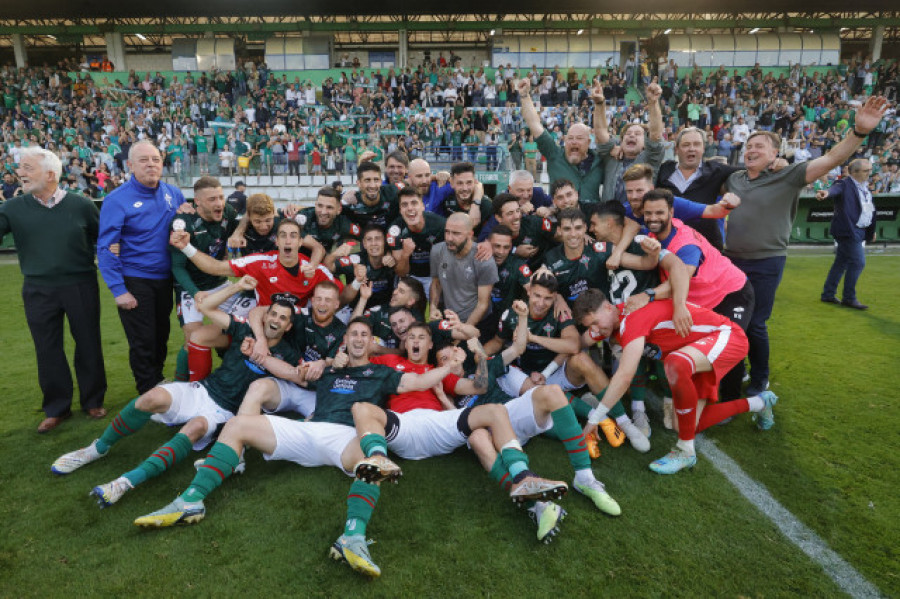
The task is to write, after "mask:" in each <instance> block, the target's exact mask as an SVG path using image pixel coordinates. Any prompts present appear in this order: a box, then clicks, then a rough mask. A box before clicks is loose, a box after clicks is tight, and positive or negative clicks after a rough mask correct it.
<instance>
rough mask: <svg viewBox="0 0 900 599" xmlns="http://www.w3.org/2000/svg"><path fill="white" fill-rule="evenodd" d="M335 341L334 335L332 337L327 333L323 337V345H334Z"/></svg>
mask: <svg viewBox="0 0 900 599" xmlns="http://www.w3.org/2000/svg"><path fill="white" fill-rule="evenodd" d="M335 340H336V337H335V336H334V335H332V334H331V333H328V334H327V335H325V343H327V344H328V345H331V344H332V343H334V342H335Z"/></svg>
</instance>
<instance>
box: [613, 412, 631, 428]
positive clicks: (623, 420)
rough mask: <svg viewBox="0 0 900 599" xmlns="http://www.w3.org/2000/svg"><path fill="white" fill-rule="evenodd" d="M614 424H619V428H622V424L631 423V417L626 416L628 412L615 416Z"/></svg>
mask: <svg viewBox="0 0 900 599" xmlns="http://www.w3.org/2000/svg"><path fill="white" fill-rule="evenodd" d="M616 424H618V425H619V428H622V426H624V425H628V424H631V418H629V417H628V414H622V415H621V416H619V417H618V418H616Z"/></svg>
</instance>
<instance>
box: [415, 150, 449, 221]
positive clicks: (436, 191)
mask: <svg viewBox="0 0 900 599" xmlns="http://www.w3.org/2000/svg"><path fill="white" fill-rule="evenodd" d="M406 178H407V180H408V181H409V184H410V185H411V186H412V187H414V188H415V190H416V191H418V192H419V195H420V196H422V203H424V204H425V210H426V211H427V212H436V211H437V209H438V207H439V206H440V205H441V204H443V203H444V199H445V198H447V196H449V195H450V194H451V193H453V188H452V187H451V186H450V184H449V183H448V180H449V179H450V175H449V173H447V172H439V173H437V174H436V175H435V174H432V173H431V165H430V164H428V162H426V161H425V160H423V159H421V158H416V159H415V160H411V161H410V162H409V169H408V171H407V174H406Z"/></svg>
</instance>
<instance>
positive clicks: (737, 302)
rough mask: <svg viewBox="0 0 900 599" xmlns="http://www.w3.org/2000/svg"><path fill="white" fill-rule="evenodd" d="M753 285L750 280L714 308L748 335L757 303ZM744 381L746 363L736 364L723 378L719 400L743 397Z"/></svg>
mask: <svg viewBox="0 0 900 599" xmlns="http://www.w3.org/2000/svg"><path fill="white" fill-rule="evenodd" d="M755 298H756V296H755V294H754V292H753V285H751V284H750V281H749V279H748V280H747V281H746V282H744V286H743V287H741V288H740V289H738V290H737V291H733V292H731V293H729V294H728V295H726V296H725V298H724V299H723V300H722V301H721V302H719V305H718V306H716V307H715V308H713V312H715V313H716V314H719V315H721V316H724V317H725V318H729V319H731V320H732V321H733V322H734V323H735V324H737V325H738V326H739V327H741V329H742V330H743V331H744V332H745V333H746V332H747V327H749V326H750V318H751V317H752V316H753V306H754V304H755V302H756V299H755ZM743 380H744V361H743V360H741V361H740V362H738V363H737V364H735V366H734V368H732V369H731V370H729V371H728V374H726V375H725V376H724V377H722V380H721V382H720V383H719V400H720V401H730V400H732V399H738V398H739V397H740V396H741V384H742V383H743Z"/></svg>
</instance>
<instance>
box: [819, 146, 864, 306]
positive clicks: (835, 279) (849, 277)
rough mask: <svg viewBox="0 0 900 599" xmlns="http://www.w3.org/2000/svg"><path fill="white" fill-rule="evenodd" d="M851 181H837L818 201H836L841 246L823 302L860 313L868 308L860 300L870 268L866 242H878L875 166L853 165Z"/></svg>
mask: <svg viewBox="0 0 900 599" xmlns="http://www.w3.org/2000/svg"><path fill="white" fill-rule="evenodd" d="M848 170H849V172H850V176H849V177H845V178H843V179H841V180H839V181H837V182H836V183H835V184H834V185H832V186H831V188H830V189H829V190H827V191H826V190H824V189H823V190H821V191H819V192H817V193H816V199H817V200H824V199H825V198H834V216H833V217H831V236H832V237H834V240H835V242H837V250H836V252H835V256H834V264H832V265H831V270H830V271H828V277H827V278H826V279H825V287H824V288H823V289H822V298H821V299H822V301H823V302H827V303H830V304H841V305H842V306H847V307H848V308H855V309H856V310H865V309H867V308H868V306H866V305H865V304H862V303H860V302H859V300H858V299H857V298H856V281H857V279H859V275H861V274H862V271H863V268H865V266H866V250H865V247H864V246H863V242H865V241H868V242H872V241H875V205H874V203H873V202H872V192H870V191H869V188H868V181H869V175H871V174H872V164H871V163H870V162H869V161H868V160H866V159H865V158H859V159H857V160H854V161H853V162H851V163H850V166H849V168H848ZM841 277H843V278H844V293H843V296H842V299H841V300H840V301H838V299H837V297H836V294H837V288H838V283H840V282H841Z"/></svg>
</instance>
